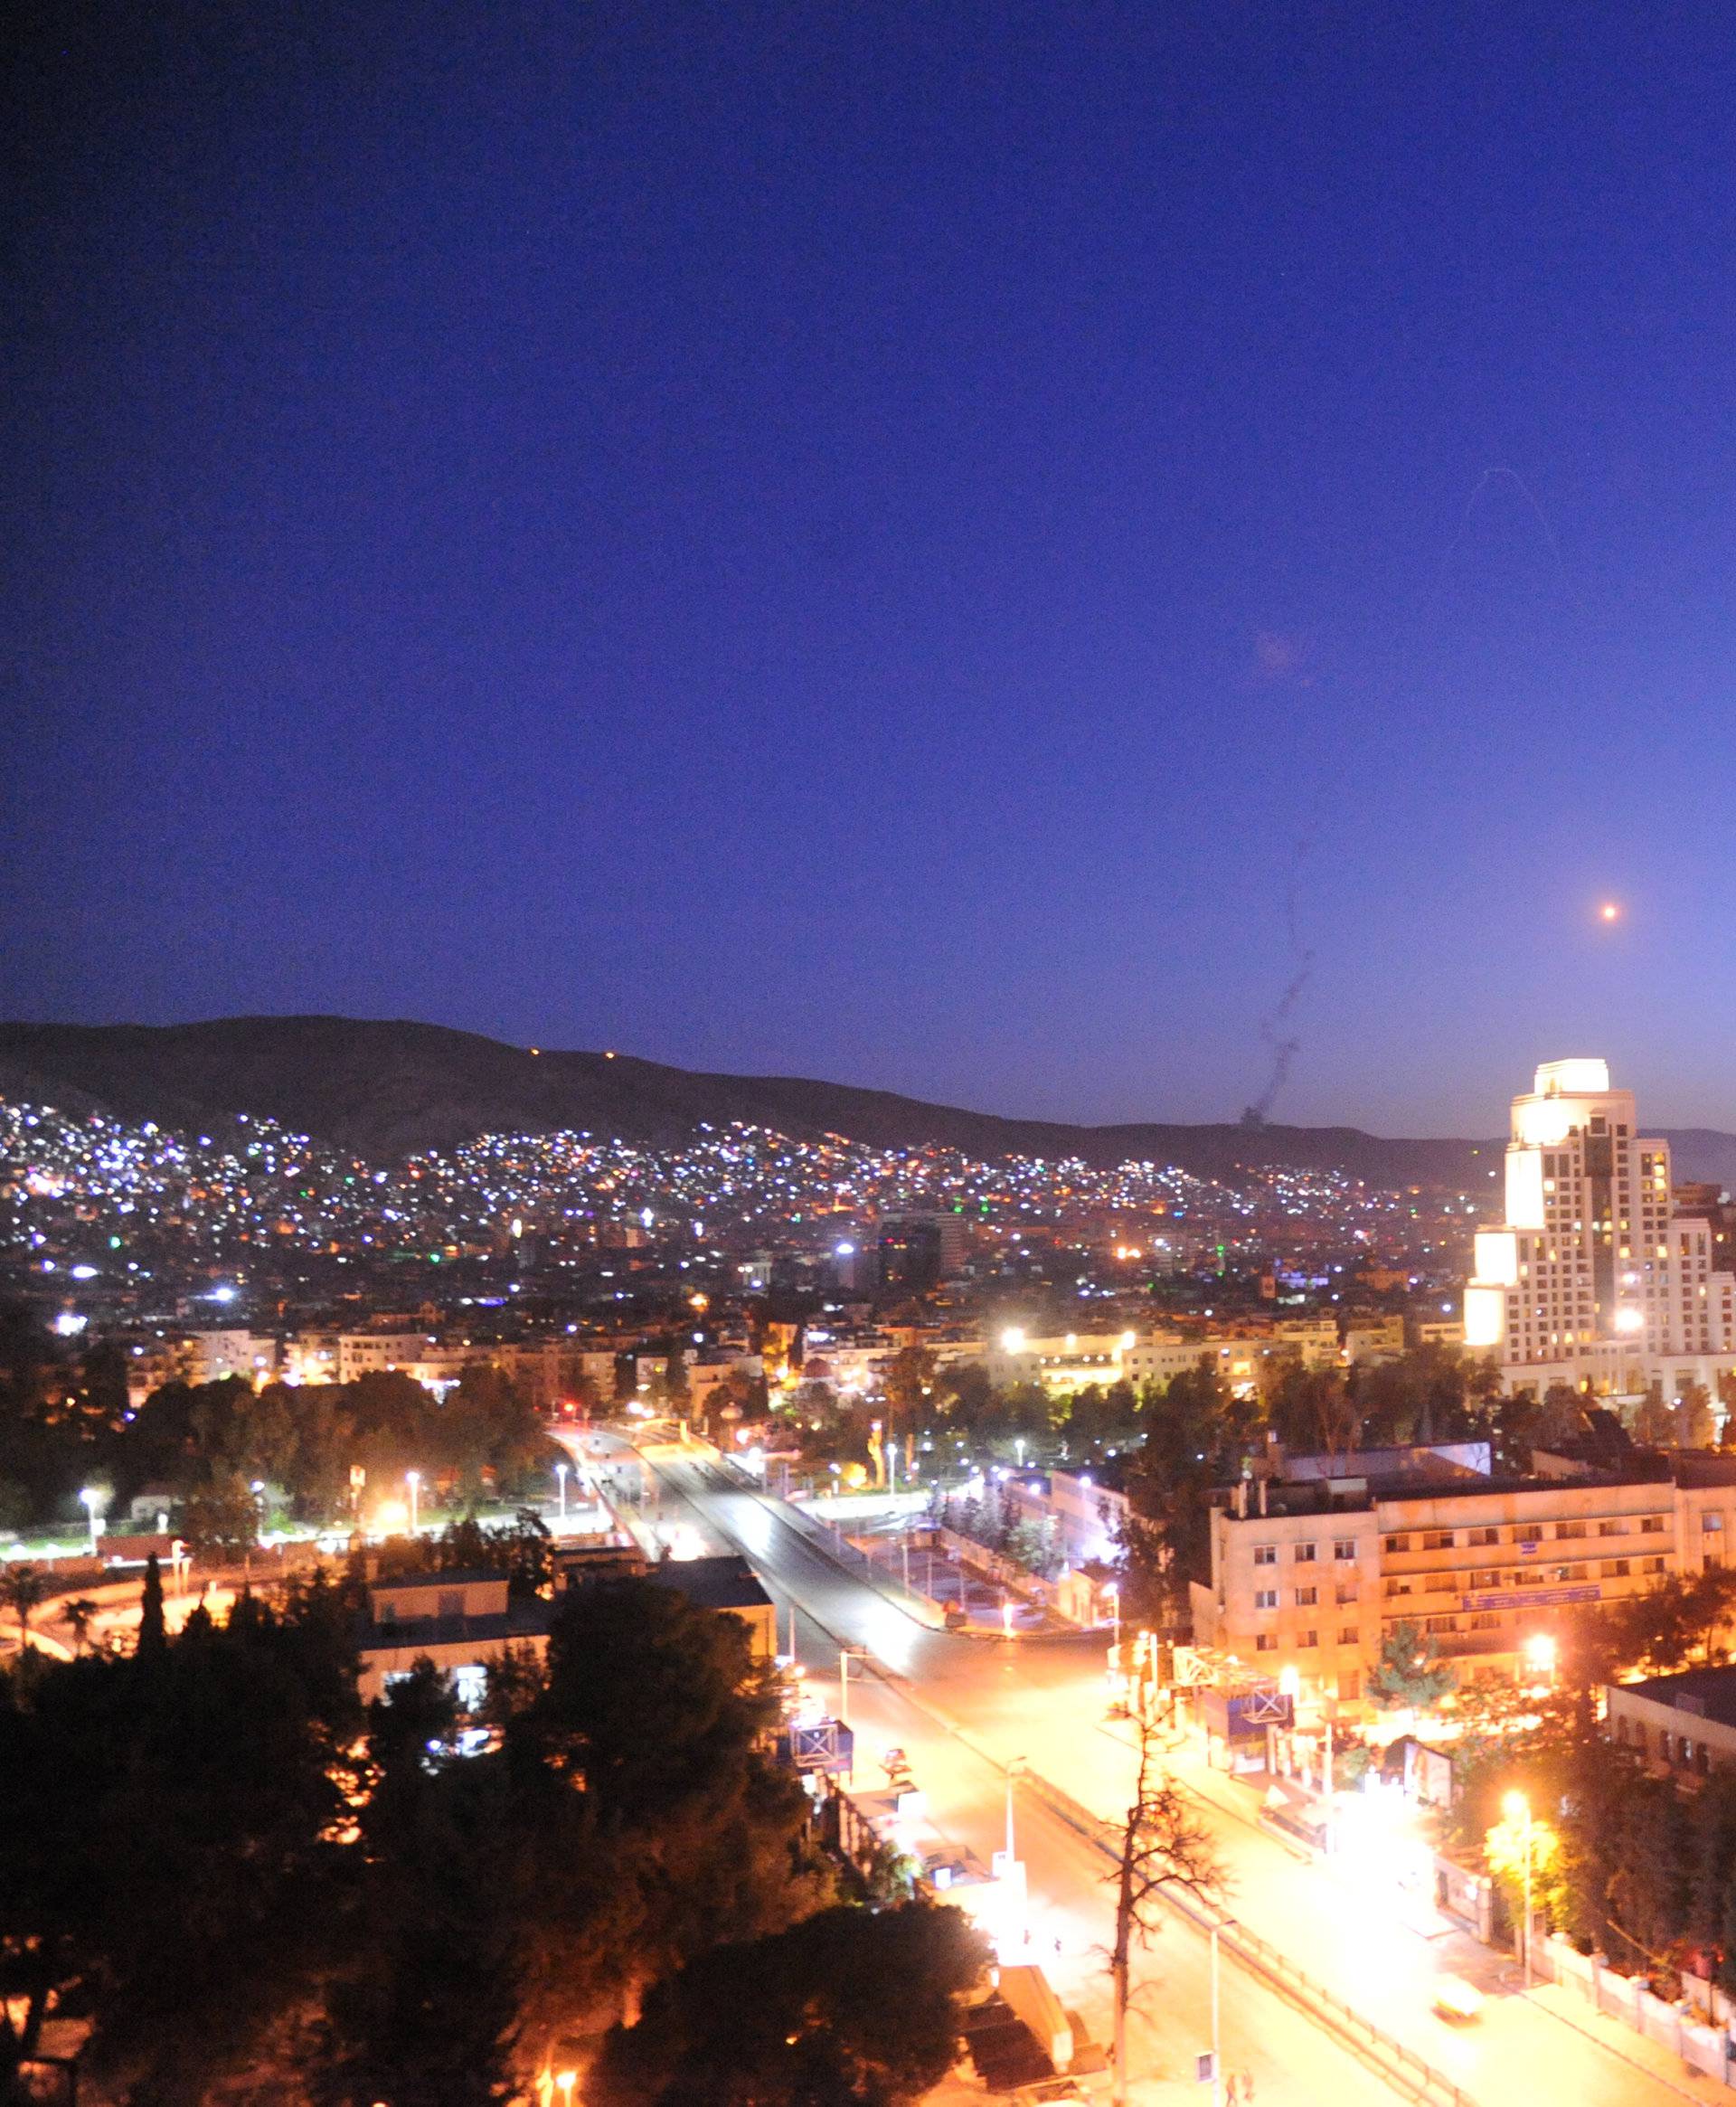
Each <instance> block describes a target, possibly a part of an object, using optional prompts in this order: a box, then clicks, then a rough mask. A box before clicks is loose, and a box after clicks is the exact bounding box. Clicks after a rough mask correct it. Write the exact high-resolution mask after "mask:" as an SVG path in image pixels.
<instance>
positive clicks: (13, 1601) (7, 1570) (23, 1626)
mask: <svg viewBox="0 0 1736 2107" xmlns="http://www.w3.org/2000/svg"><path fill="white" fill-rule="evenodd" d="M47 1592H48V1582H47V1580H46V1578H45V1577H44V1576H43V1573H42V1567H41V1566H39V1565H30V1564H7V1565H5V1566H4V1567H0V1602H5V1605H6V1607H7V1609H8V1610H10V1611H12V1613H13V1615H14V1617H16V1618H17V1620H18V1645H19V1648H20V1649H21V1650H24V1649H28V1647H29V1645H30V1617H31V1612H32V1611H33V1610H34V1609H35V1607H36V1605H37V1603H38V1602H41V1601H42V1597H43V1596H44V1595H45V1594H47Z"/></svg>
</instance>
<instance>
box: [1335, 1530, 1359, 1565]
mask: <svg viewBox="0 0 1736 2107" xmlns="http://www.w3.org/2000/svg"><path fill="white" fill-rule="evenodd" d="M1332 1555H1333V1556H1334V1557H1335V1559H1337V1560H1339V1562H1340V1563H1341V1564H1342V1563H1343V1562H1344V1560H1346V1559H1351V1558H1354V1557H1355V1555H1356V1540H1355V1538H1354V1536H1338V1537H1335V1538H1334V1540H1333V1545H1332Z"/></svg>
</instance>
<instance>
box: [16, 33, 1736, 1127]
mask: <svg viewBox="0 0 1736 2107" xmlns="http://www.w3.org/2000/svg"><path fill="white" fill-rule="evenodd" d="M24 42H25V49H24V59H23V61H22V62H21V63H14V65H13V66H12V67H10V68H9V69H8V71H9V72H10V76H11V84H10V86H9V88H8V89H7V90H5V93H6V95H7V96H8V98H9V99H10V100H9V105H8V108H7V109H6V110H5V113H4V114H5V117H6V118H7V123H8V130H9V131H16V133H17V134H18V136H19V137H20V138H21V141H22V150H23V157H24V166H23V171H22V180H19V181H14V182H13V183H10V184H8V186H7V187H8V191H9V194H10V195H11V196H12V198H13V200H14V203H13V206H12V208H11V209H12V211H13V212H14V213H15V215H16V216H15V218H14V234H15V243H14V247H13V249H12V250H11V251H10V254H11V261H10V263H9V264H8V267H7V270H6V278H7V280H8V282H9V284H10V285H11V287H12V288H13V294H12V295H9V297H8V301H7V307H8V310H9V312H10V314H11V317H12V319H11V321H10V323H9V325H8V334H7V336H6V340H5V369H4V373H0V380H4V394H5V407H4V416H5V430H4V445H3V446H0V503H4V507H5V518H4V522H0V525H3V527H4V532H5V543H6V546H7V549H8V551H9V556H8V561H7V568H6V571H5V581H4V616H5V638H6V639H7V645H8V648H7V654H6V662H7V669H8V675H9V679H8V685H9V687H10V688H11V690H12V692H13V697H14V706H13V708H12V710H11V711H10V712H9V713H8V715H9V717H10V718H11V719H12V720H13V721H14V732H13V733H12V735H11V738H10V740H9V742H8V745H7V748H6V750H5V767H4V770H0V780H4V792H3V793H0V794H3V795H4V799H5V804H4V812H3V816H4V818H5V822H6V833H5V859H6V861H5V870H4V874H0V875H4V880H5V895H4V896H5V902H6V905H5V921H4V925H3V926H0V937H4V944H3V945H0V950H3V952H4V964H3V965H0V1010H3V1011H5V1013H7V1014H10V1015H13V1016H33V1017H62V1018H80V1019H89V1020H104V1019H115V1018H137V1019H144V1020H150V1021H166V1020H170V1019H175V1018H184V1017H192V1016H213V1015H222V1014H226V1013H231V1012H235V1011H241V1010H306V1009H324V1010H343V1011H347V1012H350V1013H353V1014H357V1015H372V1016H393V1015H397V1016H423V1017H429V1018H433V1019H437V1020H441V1021H445V1022H449V1023H453V1024H459V1025H467V1026H469V1027H473V1028H476V1029H479V1030H484V1031H488V1032H493V1033H497V1034H499V1035H502V1036H505V1037H507V1038H514V1039H520V1040H527V1041H529V1040H534V1041H537V1042H540V1043H544V1044H571V1045H591V1046H597V1045H619V1046H622V1047H626V1048H630V1049H632V1050H634V1051H636V1052H639V1053H643V1054H649V1055H652V1056H654V1057H657V1058H661V1059H665V1060H670V1061H675V1062H680V1063H690V1064H694V1065H703V1066H713V1067H720V1068H734V1069H751V1070H780V1071H785V1072H808V1073H816V1074H824V1075H830V1076H835V1077H838V1078H842V1079H846V1080H849V1081H853V1082H865V1083H876V1084H882V1085H886V1086H890V1087H893V1088H899V1089H903V1090H908V1091H914V1092H917V1093H920V1094H922V1095H928V1096H936V1097H941V1098H946V1099H950V1100H954V1101H965V1102H969V1103H973V1104H978V1105H982V1106H985V1107H988V1108H991V1109H995V1110H1005V1111H1023V1112H1033V1113H1036V1112H1042V1113H1052V1114H1058V1115H1064V1116H1071V1117H1080V1118H1091V1119H1106V1118H1118V1117H1177V1118H1221V1117H1234V1116H1235V1114H1236V1113H1237V1112H1238V1111H1239V1110H1240V1109H1241V1106H1242V1105H1243V1104H1244V1103H1246V1102H1248V1101H1250V1100H1251V1099H1253V1098H1255V1097H1257V1096H1258V1095H1259V1093H1260V1090H1261V1088H1262V1086H1263V1084H1264V1082H1265V1081H1266V1079H1267V1074H1268V1071H1269V1067H1270V1064H1271V1056H1270V1053H1269V1048H1268V1047H1267V1046H1266V1045H1265V1044H1263V1043H1262V1039H1261V1022H1262V1019H1263V1018H1265V1017H1267V1016H1269V1014H1270V1013H1271V1011H1272V1010H1273V1008H1274V1006H1275V1005H1276V1004H1277V1002H1278V998H1279V996H1280V994H1281V992H1282V991H1283V989H1284V988H1285V987H1286V985H1287V983H1288V982H1290V981H1291V980H1292V978H1293V977H1294V976H1295V975H1296V974H1297V971H1298V970H1299V968H1300V964H1301V953H1302V951H1303V950H1313V952H1314V953H1315V960H1314V968H1313V972H1312V975H1311V978H1309V979H1308V981H1307V986H1306V987H1304V988H1303V990H1302V992H1301V994H1300V996H1299V997H1298V999H1297V1003H1296V1006H1295V1008H1294V1011H1293V1012H1292V1014H1291V1016H1290V1018H1289V1019H1288V1022H1287V1023H1286V1024H1285V1025H1282V1026H1280V1027H1278V1029H1279V1032H1280V1034H1288V1033H1289V1032H1291V1031H1293V1032H1294V1034H1295V1035H1296V1036H1297V1038H1298V1039H1299V1040H1300V1042H1301V1044H1300V1048H1299V1051H1298V1052H1297V1055H1296V1059H1295V1062H1294V1064H1293V1067H1292V1069H1291V1072H1290V1077H1289V1080H1288V1084H1287V1086H1286V1088H1285V1089H1284V1091H1282V1093H1281V1094H1280V1096H1279V1098H1278V1103H1277V1106H1276V1108H1275V1111H1276V1116H1278V1117H1281V1118H1288V1119H1297V1120H1326V1119H1341V1118H1342V1119H1349V1120H1356V1121H1358V1122H1360V1123H1363V1124H1366V1125H1370V1126H1373V1127H1376V1128H1382V1129H1387V1130H1392V1131H1412V1132H1417V1131H1429V1130H1436V1131H1441V1130H1472V1131H1492V1130H1495V1129H1497V1128H1498V1127H1499V1125H1500V1124H1501V1122H1502V1120H1503V1116H1504V1105H1505V1099H1506V1097H1507V1096H1508V1095H1509V1094H1510V1092H1511V1091H1513V1090H1514V1089H1516V1088H1518V1087H1520V1086H1521V1085H1522V1084H1523V1082H1524V1079H1525V1077H1526V1075H1527V1074H1528V1072H1529V1070H1530V1068H1531V1066H1532V1064H1533V1063H1534V1062H1535V1061H1536V1060H1538V1059H1541V1058H1545V1057H1551V1056H1554V1055H1558V1054H1567V1053H1580V1052H1599V1051H1600V1052H1606V1053H1608V1054H1609V1055H1610V1057H1611V1058H1612V1059H1613V1060H1614V1061H1615V1062H1616V1063H1618V1067H1619V1070H1620V1072H1621V1078H1622V1080H1625V1081H1629V1082H1632V1083H1633V1084H1634V1085H1635V1086H1636V1087H1637V1088H1638V1089H1639V1090H1640V1091H1641V1092H1642V1108H1643V1110H1645V1111H1646V1113H1648V1114H1650V1115H1652V1116H1653V1117H1655V1118H1656V1120H1660V1121H1663V1120H1670V1121H1688V1120H1706V1121H1708V1122H1712V1123H1722V1124H1726V1125H1736V1088H1732V1082H1731V1059H1730V1049H1731V1044H1732V1043H1736V975H1732V973H1731V929H1732V926H1736V855H1732V854H1731V848H1730V839H1731V812H1732V808H1733V806H1736V800H1733V799H1732V779H1733V777H1736V767H1733V765H1732V764H1733V763H1736V717H1733V716H1732V710H1731V686H1732V682H1731V649H1732V641H1733V636H1732V631H1733V628H1736V612H1733V609H1732V598H1731V559H1732V553H1733V551H1736V513H1733V512H1732V505H1731V488H1732V480H1733V479H1736V334H1733V333H1732V330H1731V314H1732V311H1736V299H1733V298H1732V293H1733V290H1736V288H1732V271H1731V265H1732V250H1733V248H1736V156H1733V155H1732V145H1733V143H1736V142H1733V140H1732V129H1733V128H1736V78H1732V75H1733V74H1736V64H1733V63H1732V61H1736V28H1733V27H1732V24H1731V19H1730V15H1729V12H1728V9H1727V8H1725V7H1722V6H1719V5H1709V6H1705V7H1694V6H1677V7H1672V8H1668V9H1659V8H1646V7H1637V6H1634V5H1631V0H1618V4H1611V5H1596V4H1593V5H1584V6H1580V7H1572V8H1568V7H1563V6H1561V5H1560V0H1550V4H1544V5H1525V4H1524V0H1519V4H1516V5H1515V4H1511V0H1510V4H1507V5H1499V6H1497V5H1479V6H1476V7H1468V6H1467V7H1450V6H1446V7H1428V8H1422V7H1415V8H1386V7H1375V6H1371V5H1366V4H1365V0H1364V4H1363V5H1341V6H1333V5H1315V6H1299V5H1298V6H1289V7H1280V6H1261V5H1226V4H1225V0H1204V4H1202V5H1185V4H1184V5H1167V4H1165V5H1158V4H1156V0H1141V4H1137V5H1126V6H1114V5H1095V6H1094V5H1064V6H1063V5H1059V4H1057V5H1052V6H1047V7H1037V6H1032V7H1025V6H1015V5H983V6H971V5H963V6H937V5H911V6H908V7H906V6H899V5H890V4H889V5H880V6H874V5H868V6H855V7H845V6H832V5H818V6H816V5H812V4H811V0H808V4H805V5H789V6H780V5H770V4H767V5H741V4H740V0H737V4H735V5H718V6H705V5H693V0H684V5H675V6H671V5H647V6H642V7H637V8H632V7H627V6H624V5H611V4H609V0H601V4H600V5H594V6H584V5H578V4H576V0H572V4H566V5H543V6H538V5H519V4H516V0H490V4H489V5H483V4H482V0H476V5H471V6H467V7H458V6H453V7H446V8H441V7H434V6H423V7H419V6H417V5H414V4H413V0H411V4H410V5H406V6H404V7H402V8H399V7H373V8H370V7H361V8H356V7H352V6H344V7H342V8H339V7H336V6H333V7H331V8H329V9H328V8H321V7H314V6H302V7H297V6H296V5H290V6H288V8H286V9H283V10H278V9H273V8H269V7H262V6H252V5H234V6H231V7H228V8H218V7H211V8H187V7H175V6H174V5H158V6H155V7H136V6H121V5H112V6H107V7H101V6H92V7H90V8H88V9H84V10H75V9H72V8H70V7H66V6H63V5H61V6H56V7H54V8H52V9H41V10H39V11H38V19H37V24H36V26H35V27H34V28H33V29H32V28H28V27H27V28H26V31H25V40H24ZM19 292H22V295H23V298H22V300H19V299H17V298H15V297H14V296H15V295H16V294H17V293H19ZM1292 893H1293V899H1294V906H1295V924H1296V926H1295V935H1294V939H1293V937H1292V932H1291V929H1290V925H1289V924H1290V918H1289V914H1288V904H1289V902H1290V900H1291V897H1292ZM1604 897H1613V898H1615V899H1618V900H1619V901H1621V902H1624V904H1625V907H1626V910H1627V913H1626V919H1625V921H1623V923H1622V924H1621V925H1619V926H1618V928H1617V929H1616V930H1615V931H1607V930H1605V929H1603V928H1601V927H1600V926H1599V924H1598V923H1597V922H1596V920H1595V910H1596V906H1597V903H1598V902H1599V900H1600V899H1602V898H1604Z"/></svg>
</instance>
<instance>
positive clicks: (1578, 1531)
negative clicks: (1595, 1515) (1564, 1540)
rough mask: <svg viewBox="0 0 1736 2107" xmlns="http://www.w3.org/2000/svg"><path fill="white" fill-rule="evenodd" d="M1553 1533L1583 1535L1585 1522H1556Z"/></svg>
mask: <svg viewBox="0 0 1736 2107" xmlns="http://www.w3.org/2000/svg"><path fill="white" fill-rule="evenodd" d="M1555 1534H1556V1535H1558V1536H1583V1535H1585V1524H1584V1523H1583V1522H1557V1523H1556V1525H1555Z"/></svg>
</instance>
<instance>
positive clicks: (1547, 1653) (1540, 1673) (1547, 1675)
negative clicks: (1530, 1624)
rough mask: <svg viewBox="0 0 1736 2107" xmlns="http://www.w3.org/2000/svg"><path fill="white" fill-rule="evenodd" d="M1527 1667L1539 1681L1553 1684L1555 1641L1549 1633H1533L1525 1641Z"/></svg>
mask: <svg viewBox="0 0 1736 2107" xmlns="http://www.w3.org/2000/svg"><path fill="white" fill-rule="evenodd" d="M1524 1655H1525V1666H1526V1667H1527V1668H1530V1669H1531V1671H1532V1672H1533V1675H1535V1676H1536V1677H1537V1678H1538V1680H1539V1681H1540V1682H1543V1683H1552V1682H1553V1681H1554V1678H1555V1641H1554V1639H1552V1638H1551V1637H1550V1635H1549V1633H1548V1632H1547V1631H1533V1633H1532V1635H1531V1637H1530V1638H1529V1639H1526V1641H1525V1646H1524Z"/></svg>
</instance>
